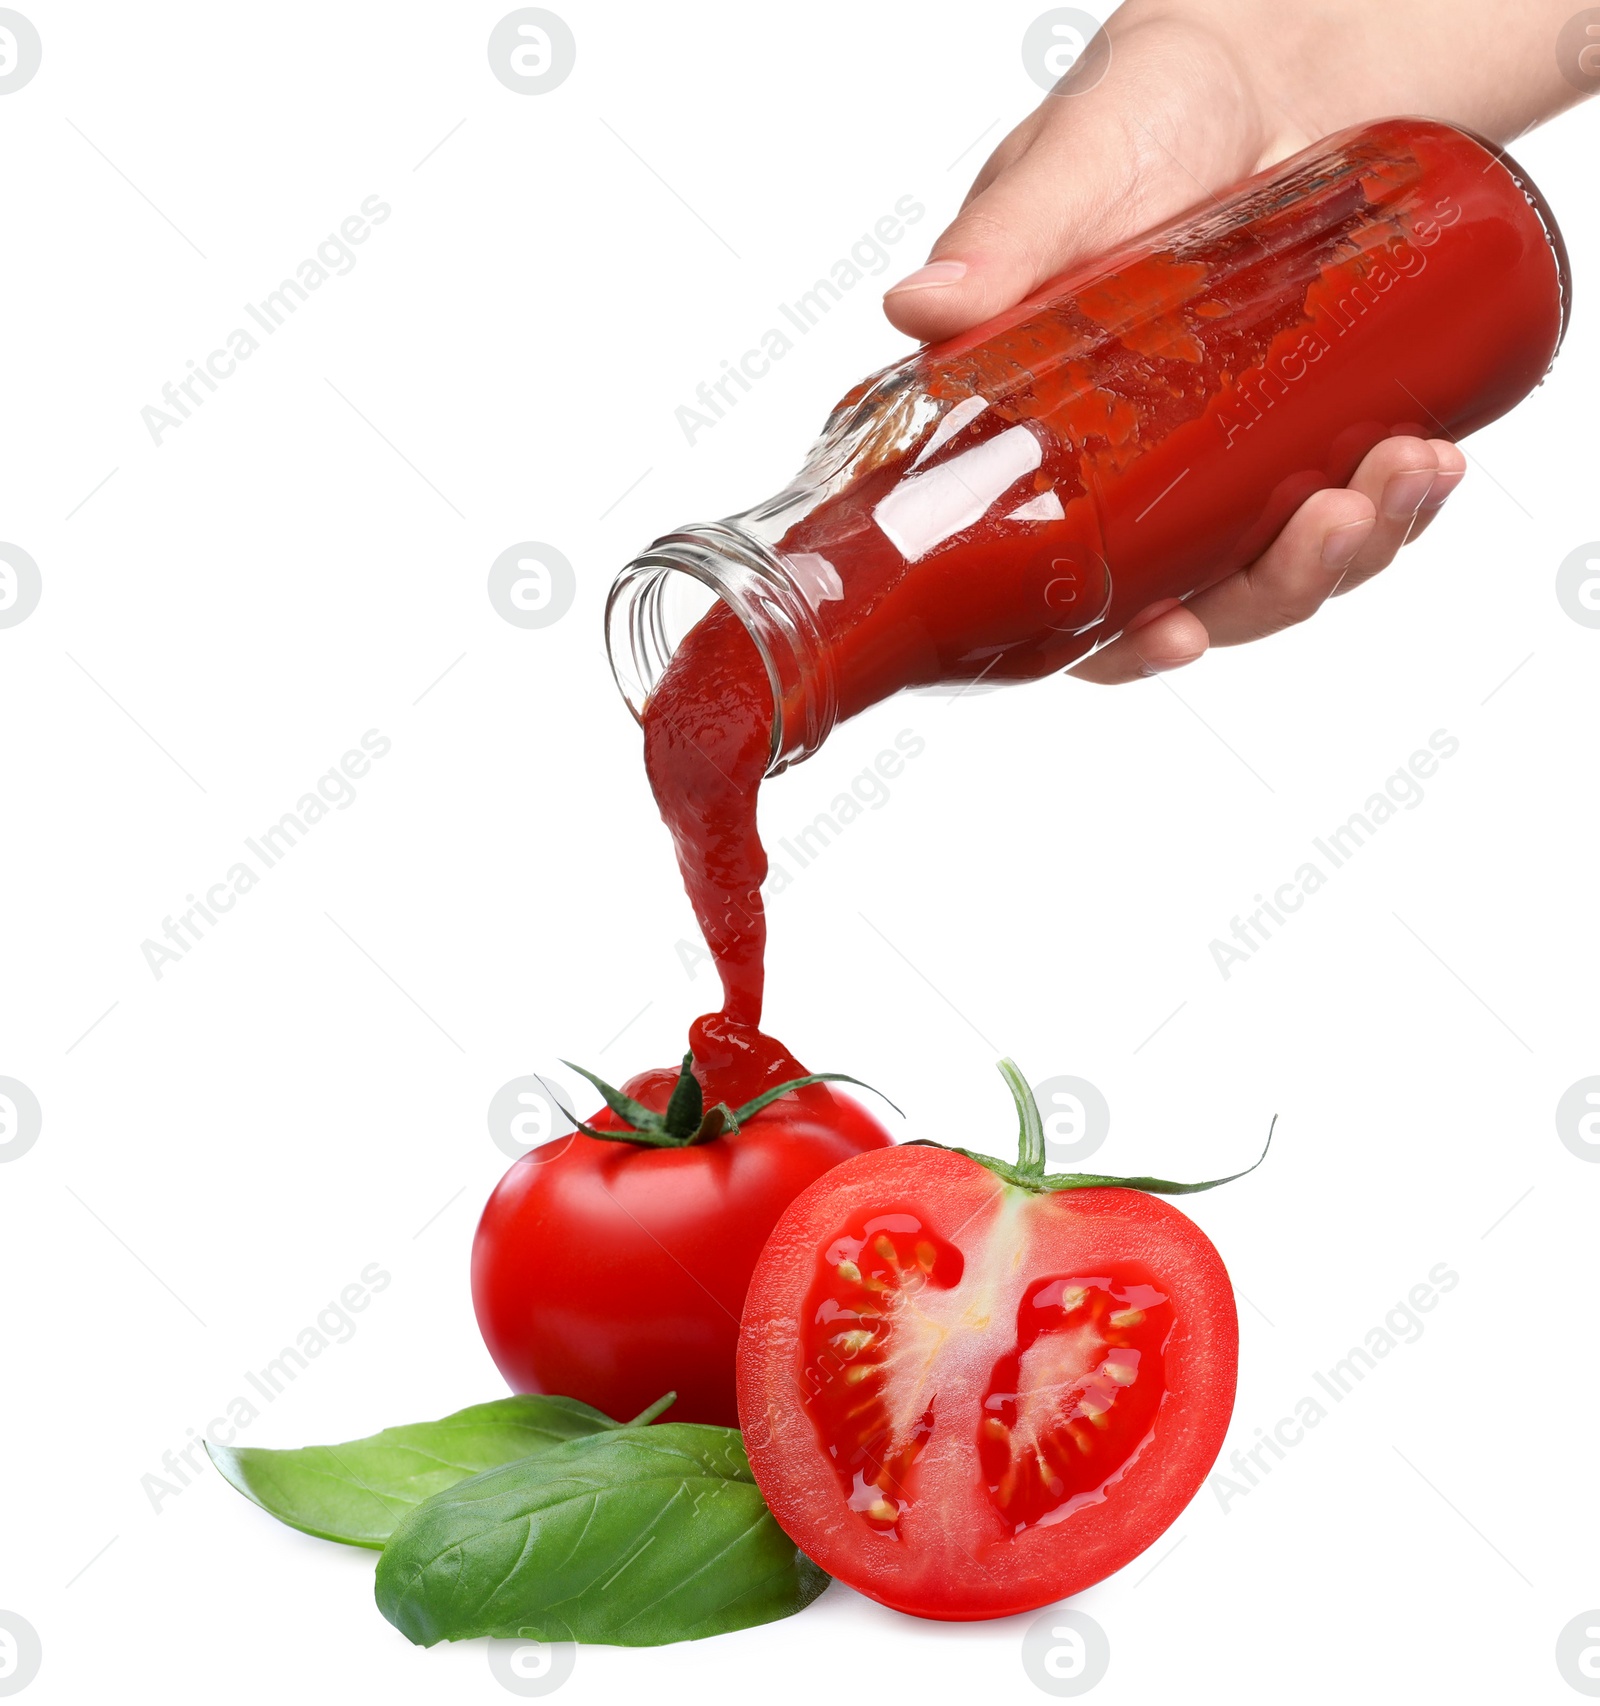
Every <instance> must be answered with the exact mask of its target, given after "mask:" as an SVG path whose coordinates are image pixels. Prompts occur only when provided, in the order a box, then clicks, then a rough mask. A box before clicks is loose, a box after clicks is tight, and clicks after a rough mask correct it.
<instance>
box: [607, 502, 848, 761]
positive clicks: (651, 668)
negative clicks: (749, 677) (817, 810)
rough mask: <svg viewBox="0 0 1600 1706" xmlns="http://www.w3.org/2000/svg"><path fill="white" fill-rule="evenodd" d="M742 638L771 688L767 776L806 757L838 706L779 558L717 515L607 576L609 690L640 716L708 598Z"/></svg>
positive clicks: (822, 654)
mask: <svg viewBox="0 0 1600 1706" xmlns="http://www.w3.org/2000/svg"><path fill="white" fill-rule="evenodd" d="M719 599H720V600H721V602H722V603H723V604H725V605H727V607H728V608H729V609H730V610H731V611H732V612H733V613H734V615H735V616H736V617H737V618H738V619H739V622H740V624H741V626H742V627H743V628H744V630H745V632H746V633H747V634H748V635H749V636H750V639H751V641H752V643H753V644H754V645H755V648H756V651H757V652H758V653H759V654H760V657H761V662H762V665H763V666H764V668H765V669H766V672H767V680H768V682H769V683H770V685H771V688H772V742H771V750H770V753H769V756H768V760H767V775H769V776H776V775H777V774H778V773H779V772H780V771H782V770H786V769H787V768H788V767H789V766H790V765H791V764H798V763H799V762H800V761H801V760H802V759H805V758H809V757H810V756H811V754H812V753H813V752H815V751H816V750H817V748H818V747H819V746H821V745H822V743H823V741H824V740H826V739H827V737H828V733H829V731H830V730H831V729H832V728H833V725H834V722H835V720H836V718H837V714H838V701H837V697H836V694H835V690H834V680H833V669H832V665H831V664H830V662H829V660H828V656H827V652H826V649H825V647H824V645H823V642H822V636H821V634H820V632H819V631H818V628H817V624H816V618H815V614H814V612H813V610H812V607H811V605H810V604H809V603H808V602H807V600H806V598H805V596H804V594H803V593H802V592H801V591H800V589H799V586H798V584H797V582H796V580H795V577H794V576H793V574H792V573H791V572H790V571H789V569H788V568H787V566H786V565H785V563H784V560H783V558H782V557H781V556H780V555H779V554H778V553H777V552H776V551H774V550H773V549H772V548H771V546H769V545H766V544H764V543H763V542H762V541H760V540H758V539H756V538H754V537H753V536H752V535H751V534H749V533H746V532H745V531H744V530H743V529H741V528H738V527H734V526H732V525H730V524H728V523H726V522H712V523H706V524H697V525H694V526H689V527H684V528H681V529H679V530H678V531H677V532H675V533H668V534H665V535H664V536H663V537H662V538H660V539H657V540H656V541H655V543H654V544H653V545H651V546H650V548H649V549H648V550H647V551H643V552H641V553H640V554H639V556H637V557H635V558H634V559H633V561H632V562H631V563H629V564H628V565H627V567H626V568H625V569H623V571H622V572H621V573H620V574H619V575H618V576H617V578H616V580H615V581H614V582H613V583H612V586H611V591H610V593H609V595H608V596H607V598H606V651H607V653H608V654H609V657H610V660H611V673H612V675H613V676H614V677H615V679H616V683H617V689H618V691H619V692H620V693H621V694H622V697H623V699H624V700H625V701H626V703H627V706H628V709H629V710H630V711H632V712H633V715H634V719H635V721H637V722H639V723H641V724H642V723H643V721H644V713H645V707H646V705H647V704H648V703H649V699H650V695H651V693H652V692H653V691H654V689H655V686H656V684H657V682H659V681H660V679H661V677H662V676H663V675H664V674H665V673H666V669H667V666H668V664H670V663H671V662H672V659H673V656H674V654H675V653H676V652H677V649H678V647H679V645H681V644H682V642H683V638H684V636H685V635H686V634H687V633H688V632H689V631H690V629H692V628H693V627H694V626H695V625H696V624H697V623H698V622H700V620H701V619H702V618H703V617H704V616H705V614H706V613H707V611H709V610H710V609H711V608H712V607H713V605H714V604H715V603H716V601H717V600H719Z"/></svg>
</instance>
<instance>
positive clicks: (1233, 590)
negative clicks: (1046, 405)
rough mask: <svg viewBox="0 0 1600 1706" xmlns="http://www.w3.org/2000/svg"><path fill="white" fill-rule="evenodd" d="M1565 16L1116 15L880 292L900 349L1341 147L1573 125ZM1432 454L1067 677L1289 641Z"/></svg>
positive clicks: (1545, 0) (1408, 532)
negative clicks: (1542, 123)
mask: <svg viewBox="0 0 1600 1706" xmlns="http://www.w3.org/2000/svg"><path fill="white" fill-rule="evenodd" d="M1565 12H1566V0H1557V4H1554V5H1552V4H1551V3H1550V0H1396V3H1395V4H1394V5H1392V6H1391V7H1390V8H1388V9H1386V11H1385V13H1384V17H1383V19H1382V22H1381V25H1380V23H1379V21H1378V20H1377V19H1375V18H1374V16H1373V8H1372V5H1371V0H1334V3H1329V4H1323V5H1318V6H1315V7H1312V6H1295V5H1286V4H1285V3H1284V0H1128V3H1127V4H1125V5H1123V6H1122V7H1121V8H1120V9H1119V10H1118V11H1117V12H1116V13H1115V14H1113V16H1112V17H1111V19H1110V20H1109V21H1108V23H1107V25H1106V35H1107V38H1108V39H1109V43H1110V48H1111V52H1110V60H1109V65H1107V66H1105V69H1104V75H1103V76H1100V77H1099V80H1098V81H1096V80H1095V77H1096V73H1097V70H1098V68H1097V67H1096V66H1095V64H1094V61H1093V57H1092V56H1090V55H1085V56H1084V58H1083V60H1081V61H1080V63H1079V64H1078V65H1077V66H1075V67H1074V68H1073V70H1072V71H1070V72H1069V73H1068V74H1067V76H1066V77H1065V78H1063V79H1062V81H1061V83H1060V84H1058V85H1057V87H1056V89H1055V90H1053V91H1052V92H1051V93H1050V94H1049V95H1048V96H1046V98H1045V100H1044V101H1043V102H1042V103H1041V105H1040V106H1039V107H1038V108H1037V109H1036V110H1035V111H1034V112H1033V113H1032V114H1030V115H1029V117H1028V118H1026V119H1025V120H1024V121H1023V122H1022V123H1021V124H1020V125H1019V126H1018V127H1017V128H1016V129H1015V130H1014V131H1013V132H1012V133H1011V134H1010V135H1009V136H1008V137H1007V138H1006V139H1005V140H1004V141H1003V142H1002V143H1001V144H1000V146H999V147H998V148H997V149H996V150H995V151H994V153H993V154H992V155H991V156H990V158H989V160H988V161H987V162H986V164H985V165H984V167H983V169H982V170H981V171H980V172H979V174H978V176H977V179H976V181H975V182H974V184H973V186H972V189H971V191H970V192H969V193H968V196H967V199H966V202H965V203H964V204H963V207H962V210H961V212H960V214H959V215H958V216H957V218H956V220H955V221H954V223H953V224H951V225H950V227H949V228H948V229H947V230H946V231H945V232H944V233H943V235H942V236H940V238H939V239H938V241H937V242H936V243H935V244H934V247H933V251H932V255H931V257H930V261H929V263H928V265H926V266H924V267H922V268H921V269H919V270H918V271H917V272H914V273H912V274H911V275H910V276H909V277H908V278H905V279H902V280H901V281H900V282H899V283H898V284H897V285H895V286H893V287H892V288H891V289H890V290H889V292H888V293H887V294H886V295H885V297H884V311H885V313H886V314H887V315H888V316H889V318H890V320H891V321H892V322H893V323H894V324H895V325H896V326H897V327H899V329H900V330H901V331H904V332H908V333H910V334H911V335H912V336H913V337H916V338H919V339H922V340H924V341H932V340H935V339H940V338H946V337H950V336H952V335H954V334H955V333H957V332H961V331H964V330H966V329H967V328H968V327H970V326H974V325H977V324H979V323H980V322H981V321H983V320H986V319H988V318H990V317H991V316H992V315H994V314H998V313H1000V312H1001V311H1002V310H1004V309H1006V308H1009V307H1010V306H1011V305H1012V304H1013V303H1016V302H1018V301H1020V300H1021V299H1022V298H1023V297H1024V296H1027V295H1028V294H1029V293H1030V292H1032V291H1033V290H1035V289H1037V288H1038V287H1039V286H1040V285H1041V284H1043V283H1044V282H1045V281H1046V280H1047V279H1049V278H1052V277H1054V276H1055V275H1056V274H1058V273H1060V272H1062V271H1064V270H1065V269H1066V268H1067V267H1068V266H1070V265H1071V264H1072V263H1073V262H1074V261H1076V260H1078V259H1080V258H1082V257H1084V256H1086V255H1091V254H1094V253H1095V252H1097V251H1102V250H1106V249H1109V248H1112V247H1114V246H1115V245H1116V244H1118V243H1120V242H1122V241H1124V240H1126V239H1127V238H1129V237H1132V236H1134V235H1136V234H1137V233H1139V232H1141V231H1144V230H1147V229H1149V228H1150V227H1151V226H1153V225H1157V224H1159V223H1161V222H1162V221H1163V220H1166V219H1169V218H1171V217H1173V216H1174V215H1176V214H1178V213H1181V212H1183V211H1184V210H1185V209H1187V208H1189V207H1192V206H1194V205H1195V204H1196V203H1198V202H1201V201H1204V200H1205V199H1207V198H1208V197H1211V196H1214V195H1215V194H1216V193H1217V192H1218V191H1219V190H1221V189H1225V188H1227V187H1228V186H1230V185H1232V184H1234V183H1236V182H1237V181H1238V180H1239V179H1241V178H1244V177H1247V176H1249V175H1250V174H1251V173H1253V172H1257V171H1260V170H1262V169H1264V168H1265V167H1268V166H1271V165H1273V164H1275V163H1276V162H1277V161H1279V160H1282V159H1285V158H1287V157H1288V156H1289V155H1291V154H1294V153H1297V152H1298V151H1299V150H1300V149H1302V148H1305V147H1307V146H1309V145H1310V144H1311V143H1312V142H1314V141H1316V140H1317V139H1318V138H1319V137H1322V136H1325V135H1327V134H1329V133H1330V132H1331V131H1335V130H1339V129H1342V128H1343V127H1345V126H1346V125H1351V124H1357V123H1360V122H1363V121H1365V120H1370V119H1375V118H1383V117H1389V116H1391V115H1393V114H1396V113H1408V112H1426V113H1430V114H1432V115H1434V116H1438V117H1443V118H1446V119H1449V120H1452V121H1453V122H1455V123H1458V124H1462V125H1465V126H1466V127H1468V128H1470V129H1472V130H1475V131H1477V132H1478V133H1479V134H1481V135H1485V136H1489V137H1491V138H1493V139H1495V140H1497V141H1504V140H1507V139H1509V138H1510V137H1512V136H1514V135H1516V134H1519V133H1520V132H1521V131H1522V130H1525V129H1527V128H1529V127H1531V126H1532V125H1533V124H1535V123H1537V122H1538V121H1539V120H1540V119H1541V118H1544V117H1548V116H1549V115H1550V114H1551V113H1553V112H1555V111H1558V110H1559V109H1560V108H1561V107H1563V106H1566V105H1569V104H1571V103H1572V102H1573V101H1575V100H1576V99H1577V98H1578V96H1577V92H1576V90H1574V89H1573V88H1572V87H1571V86H1569V85H1568V84H1567V83H1566V82H1564V81H1563V80H1562V78H1561V77H1560V75H1559V71H1558V68H1557V66H1556V64H1555V62H1554V55H1553V53H1552V52H1551V46H1550V44H1551V43H1553V41H1554V40H1555V37H1556V34H1557V31H1558V30H1559V28H1560V24H1561V20H1562V18H1563V17H1564V16H1565ZM1466 466H1467V464H1466V458H1465V457H1464V456H1463V455H1462V453H1461V451H1460V450H1459V449H1457V447H1456V446H1455V445H1454V444H1452V443H1451V442H1450V441H1449V440H1447V439H1422V438H1410V437H1400V436H1397V437H1393V438H1389V439H1386V440H1384V441H1383V442H1382V443H1381V444H1378V445H1377V446H1375V447H1374V449H1373V450H1371V451H1370V452H1369V453H1368V455H1367V456H1366V458H1365V459H1364V460H1363V461H1362V463H1361V464H1360V466H1359V467H1358V468H1357V469H1356V472H1355V474H1354V475H1353V477H1352V478H1351V480H1350V483H1349V485H1348V486H1345V487H1343V488H1335V489H1330V490H1325V491H1320V492H1316V493H1314V494H1313V495H1312V496H1311V497H1309V498H1308V499H1307V500H1306V502H1305V503H1304V504H1303V505H1302V506H1301V507H1300V508H1299V510H1297V511H1296V513H1295V514H1294V515H1293V516H1292V517H1291V518H1290V520H1289V522H1288V523H1287V525H1286V526H1285V527H1284V528H1283V530H1282V532H1281V533H1280V534H1279V535H1278V537H1277V539H1276V540H1275V541H1274V542H1273V543H1272V545H1270V546H1269V547H1268V549H1267V550H1266V551H1265V552H1264V553H1263V554H1262V556H1261V557H1259V558H1258V559H1257V560H1256V561H1255V562H1254V563H1252V564H1250V565H1249V566H1248V567H1247V568H1244V569H1241V570H1240V571H1239V572H1238V573H1236V574H1233V575H1230V576H1228V577H1227V578H1226V579H1225V580H1223V581H1220V582H1219V583H1218V584H1217V585H1216V586H1213V587H1211V588H1209V589H1208V590H1207V591H1205V592H1203V593H1200V594H1198V595H1197V596H1195V597H1194V598H1191V599H1189V600H1188V601H1187V602H1185V603H1179V602H1177V601H1175V600H1168V601H1166V602H1164V603H1161V604H1155V605H1151V606H1149V607H1148V608H1147V609H1146V610H1144V611H1141V612H1140V613H1139V614H1138V615H1137V616H1135V617H1134V618H1133V620H1132V621H1130V622H1129V623H1128V624H1127V626H1126V627H1125V628H1124V630H1123V632H1122V634H1121V636H1120V637H1119V638H1118V639H1116V640H1114V641H1113V642H1112V643H1111V644H1110V645H1108V646H1106V647H1105V648H1103V649H1102V650H1101V651H1098V652H1096V653H1094V654H1093V655H1092V656H1090V657H1088V658H1085V659H1084V660H1083V661H1082V662H1081V663H1080V664H1078V665H1077V666H1076V667H1075V668H1074V669H1073V671H1072V673H1073V674H1074V675H1077V676H1080V677H1082V678H1083V679H1085V680H1088V681H1098V682H1107V683H1111V682H1122V681H1131V680H1135V679H1137V678H1139V677H1140V676H1145V675H1151V674H1155V673H1157V672H1159V671H1161V670H1168V669H1176V668H1178V667H1180V666H1181V665H1183V664H1186V663H1192V662H1193V661H1194V660H1195V659H1196V658H1198V657H1199V656H1200V655H1201V654H1202V653H1203V652H1204V651H1205V650H1206V648H1207V646H1208V645H1239V644H1242V643H1243V642H1244V641H1246V640H1254V639H1259V638H1261V637H1262V636H1263V635H1266V634H1272V633H1276V632H1278V631H1279V630H1280V629H1282V628H1286V627H1289V626H1290V625H1292V624H1294V623H1297V622H1302V621H1304V620H1305V619H1306V618H1307V617H1308V616H1311V615H1312V614H1314V613H1315V611H1316V610H1317V609H1318V608H1320V606H1321V605H1322V603H1323V602H1324V601H1325V600H1326V599H1327V598H1328V597H1330V596H1331V595H1332V594H1334V593H1342V592H1348V591H1349V590H1351V589H1352V588H1353V587H1356V586H1359V585H1360V584H1361V583H1362V582H1363V581H1366V580H1370V579H1371V578H1372V576H1373V575H1375V574H1377V573H1378V572H1379V571H1380V570H1381V569H1384V568H1386V567H1387V566H1388V565H1389V563H1391V562H1392V561H1393V560H1394V557H1395V555H1396V553H1397V552H1398V551H1399V549H1400V547H1401V546H1402V545H1403V544H1405V543H1406V542H1407V541H1408V540H1411V539H1414V538H1416V537H1417V535H1418V534H1419V533H1421V532H1422V530H1423V529H1424V528H1425V527H1427V526H1428V524H1429V523H1430V522H1431V521H1432V519H1433V517H1434V516H1435V515H1437V513H1438V511H1439V509H1440V507H1441V506H1442V505H1443V503H1444V501H1445V499H1446V498H1447V497H1448V496H1449V494H1450V493H1451V491H1453V490H1454V489H1455V487H1456V486H1457V485H1458V484H1459V482H1460V480H1461V478H1462V476H1463V474H1464V473H1465V472H1466Z"/></svg>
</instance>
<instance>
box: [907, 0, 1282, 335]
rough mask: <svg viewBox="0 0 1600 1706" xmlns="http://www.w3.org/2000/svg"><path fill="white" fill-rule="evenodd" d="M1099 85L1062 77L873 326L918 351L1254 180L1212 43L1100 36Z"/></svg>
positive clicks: (1237, 84) (1235, 96) (1243, 118)
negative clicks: (919, 344) (896, 333)
mask: <svg viewBox="0 0 1600 1706" xmlns="http://www.w3.org/2000/svg"><path fill="white" fill-rule="evenodd" d="M1108 34H1109V35H1110V39H1111V57H1110V61H1109V65H1108V67H1107V69H1106V71H1105V74H1104V76H1103V77H1102V78H1101V80H1100V81H1099V82H1097V83H1095V84H1093V86H1092V87H1087V88H1083V89H1075V88H1074V86H1073V79H1072V77H1071V75H1070V74H1069V76H1068V77H1067V78H1066V79H1064V80H1063V83H1062V84H1061V85H1059V92H1057V93H1054V94H1051V95H1048V96H1046V98H1045V100H1044V103H1043V105H1042V106H1040V108H1039V109H1038V110H1037V111H1036V112H1034V113H1033V114H1031V115H1030V116H1029V117H1028V118H1027V119H1025V120H1024V121H1023V123H1022V124H1021V125H1019V126H1018V127H1017V129H1016V130H1015V131H1013V132H1012V133H1011V135H1010V136H1008V137H1007V138H1006V140H1005V141H1004V142H1002V143H1001V144H1000V146H999V148H997V149H996V150H995V152H994V154H993V156H992V157H991V158H990V161H989V163H988V164H987V165H986V166H985V167H984V168H983V170H982V171H981V172H980V173H979V175H978V180H977V182H976V184H975V185H974V187H973V191H972V193H971V194H970V195H969V196H968V198H967V201H966V204H965V205H964V206H963V208H962V210H961V212H960V214H959V215H957V217H956V219H955V221H954V222H953V223H952V224H951V225H950V226H949V228H948V229H947V230H946V231H945V232H944V233H943V234H942V235H941V236H940V237H939V239H938V241H937V242H936V243H935V244H934V246H933V252H932V254H931V255H930V257H929V264H928V265H926V266H924V267H920V268H918V269H917V271H915V272H913V273H912V274H910V275H909V277H907V278H903V279H901V280H900V281H899V283H898V284H895V285H892V286H891V287H890V289H889V290H888V292H887V293H886V294H885V296H884V312H885V313H886V314H887V315H888V317H889V319H890V320H891V321H892V322H893V323H894V324H895V325H896V326H897V327H899V329H900V330H901V331H903V332H907V333H909V334H910V335H911V336H912V337H914V338H919V339H922V340H923V341H925V342H928V341H933V340H935V339H939V338H945V337H950V336H952V335H953V334H955V333H956V332H960V331H964V330H965V329H966V328H967V327H969V326H975V325H977V324H978V323H979V322H980V321H982V320H985V319H988V318H989V317H990V316H992V315H994V314H998V313H1000V312H1001V311H1002V310H1003V309H1006V308H1009V307H1011V306H1012V305H1013V304H1014V303H1016V302H1019V301H1021V299H1022V298H1023V297H1025V296H1027V295H1028V294H1029V293H1030V292H1031V291H1033V290H1034V289H1036V288H1037V287H1038V286H1039V285H1041V284H1043V283H1044V282H1045V280H1046V279H1049V278H1052V277H1054V276H1055V275H1056V274H1057V273H1060V272H1061V271H1063V270H1064V269H1065V268H1066V267H1068V266H1069V265H1071V263H1072V262H1073V261H1074V260H1077V259H1079V258H1081V257H1083V256H1085V255H1090V254H1093V253H1095V252H1096V251H1098V250H1103V249H1106V248H1109V247H1111V246H1112V245H1114V244H1116V243H1118V242H1120V241H1122V240H1123V239H1125V238H1127V237H1129V236H1132V235H1133V234H1134V233H1135V232H1137V231H1140V230H1144V229H1145V228H1147V227H1148V226H1151V225H1154V224H1157V223H1159V222H1160V221H1161V220H1163V219H1166V218H1169V217H1171V216H1172V215H1173V214H1175V213H1179V212H1181V211H1182V210H1183V209H1184V208H1186V207H1189V206H1191V205H1193V204H1194V203H1195V202H1196V201H1199V200H1203V199H1204V198H1205V196H1206V195H1207V194H1208V193H1210V192H1211V191H1212V190H1214V189H1216V188H1217V187H1218V186H1220V185H1223V184H1227V183H1231V182H1233V181H1234V180H1235V179H1237V178H1239V177H1242V176H1244V175H1245V174H1246V173H1248V172H1250V171H1252V170H1254V168H1255V166H1256V164H1257V161H1258V158H1259V156H1260V153H1261V150H1262V147H1263V138H1262V134H1261V127H1260V124H1259V122H1258V121H1257V118H1256V116H1255V115H1256V104H1255V102H1254V101H1253V100H1251V99H1250V98H1249V97H1248V93H1247V90H1246V87H1245V84H1244V80H1243V78H1242V77H1241V75H1240V73H1239V71H1238V69H1237V67H1236V66H1235V65H1234V63H1233V60H1232V57H1231V55H1230V53H1229V51H1228V49H1227V48H1226V47H1225V46H1224V45H1223V44H1222V43H1221V41H1220V39H1219V37H1218V36H1217V34H1216V32H1205V31H1200V30H1198V29H1194V28H1192V27H1190V26H1187V25H1180V24H1173V23H1164V24H1161V25H1159V26H1153V25H1135V26H1133V27H1128V28H1122V29H1120V30H1119V29H1118V28H1117V27H1116V25H1115V23H1113V25H1112V26H1110V27H1109V29H1108Z"/></svg>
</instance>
